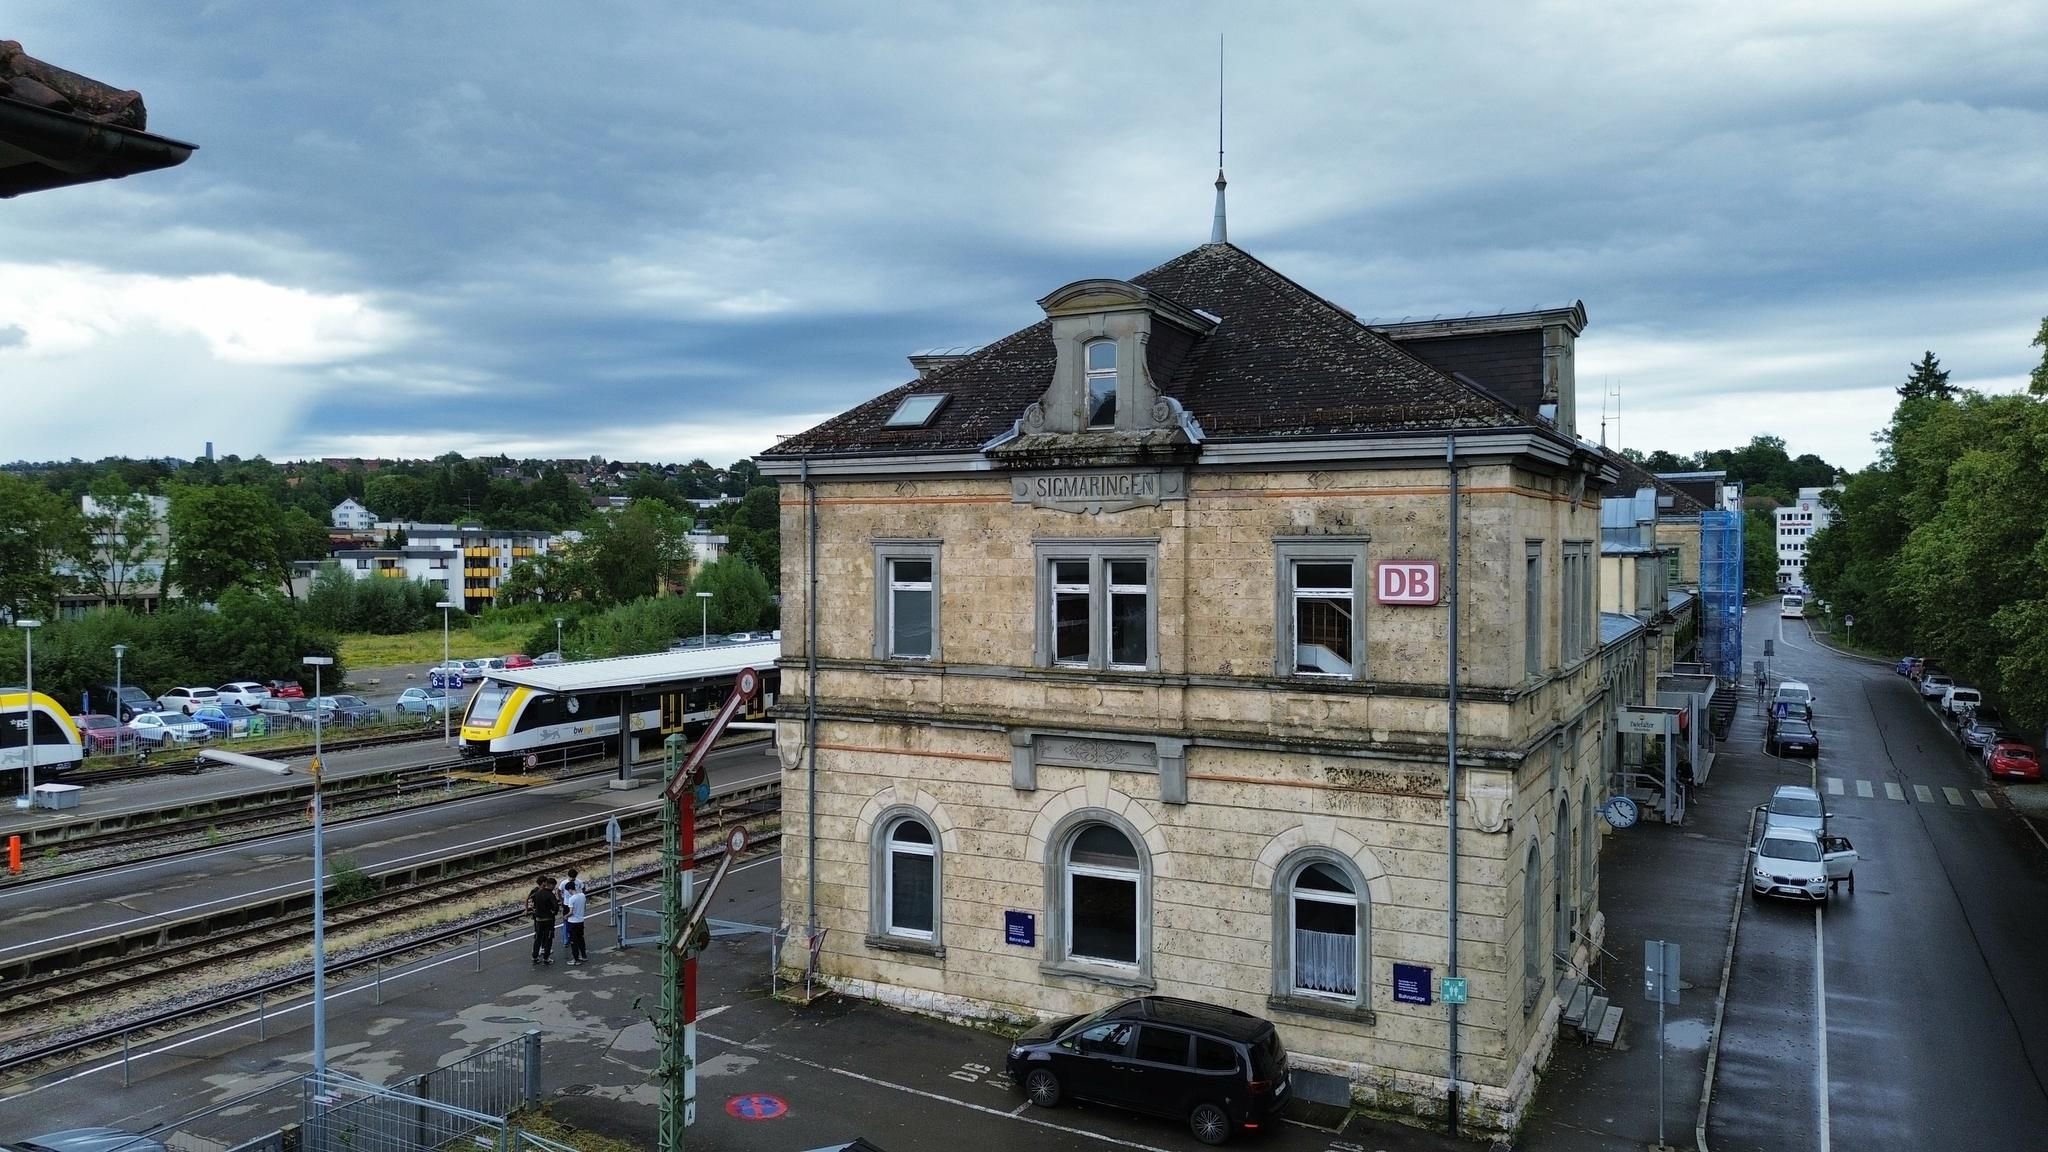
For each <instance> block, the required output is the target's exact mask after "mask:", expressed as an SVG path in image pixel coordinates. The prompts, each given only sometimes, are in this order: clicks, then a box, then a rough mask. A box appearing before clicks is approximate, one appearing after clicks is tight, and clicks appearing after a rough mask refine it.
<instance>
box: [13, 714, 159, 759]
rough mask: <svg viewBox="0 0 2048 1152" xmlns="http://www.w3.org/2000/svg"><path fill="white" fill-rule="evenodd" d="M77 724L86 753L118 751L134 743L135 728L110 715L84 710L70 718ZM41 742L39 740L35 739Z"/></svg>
mask: <svg viewBox="0 0 2048 1152" xmlns="http://www.w3.org/2000/svg"><path fill="white" fill-rule="evenodd" d="M71 722H72V723H73V724H76V725H78V736H79V738H80V739H81V740H83V741H84V742H85V750H86V752H87V753H88V754H90V753H94V752H119V751H121V750H122V749H123V748H131V747H133V746H134V745H135V729H133V728H130V727H129V726H127V725H126V724H123V723H121V722H120V721H119V720H116V719H114V718H113V717H112V716H103V715H101V714H99V713H98V712H85V713H82V714H80V715H77V716H73V717H72V718H71ZM37 743H41V741H37Z"/></svg>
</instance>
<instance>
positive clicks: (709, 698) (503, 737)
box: [462, 641, 782, 762]
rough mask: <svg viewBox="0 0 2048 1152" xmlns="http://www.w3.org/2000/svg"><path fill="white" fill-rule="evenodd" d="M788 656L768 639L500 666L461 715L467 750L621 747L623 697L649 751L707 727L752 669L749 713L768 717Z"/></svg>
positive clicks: (511, 754)
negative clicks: (756, 685) (779, 664)
mask: <svg viewBox="0 0 2048 1152" xmlns="http://www.w3.org/2000/svg"><path fill="white" fill-rule="evenodd" d="M781 655H782V644H781V642H780V641H769V642H766V643H751V644H725V645H714V646H712V647H709V648H690V649H683V650H680V651H670V652H659V653H655V654H653V655H649V656H619V657H613V658H610V659H605V660H580V661H576V662H574V663H570V664H556V665H551V666H548V667H534V668H517V669H510V668H508V669H505V670H503V671H498V672H492V673H490V674H489V675H488V676H487V677H485V679H484V682H483V684H482V685H481V686H480V687H478V688H477V690H476V694H475V695H474V696H472V697H470V701H469V707H468V709H467V710H466V711H465V712H464V713H463V716H462V751H463V755H465V756H470V757H476V758H486V757H487V758H489V759H491V760H493V761H499V762H506V761H514V760H519V759H523V758H524V757H526V756H527V755H529V754H538V753H545V752H552V751H557V750H561V749H565V748H568V747H571V746H575V745H597V744H602V745H604V746H606V747H609V748H616V747H617V745H616V743H615V741H616V740H617V738H618V735H619V720H620V702H621V701H622V700H623V701H629V702H628V703H627V705H626V710H625V711H626V720H627V722H628V724H630V726H631V727H630V729H629V730H630V731H631V732H633V733H634V738H635V739H637V740H639V741H640V742H641V743H642V744H643V748H642V749H641V751H645V750H646V748H645V747H644V745H646V744H647V743H649V742H659V741H660V740H661V739H662V738H665V737H667V736H669V735H672V734H674V733H678V732H681V733H684V734H686V735H689V734H694V733H696V732H697V731H699V730H700V729H701V727H702V725H703V724H704V723H706V722H707V721H709V720H710V719H711V717H712V716H713V715H715V714H716V713H717V712H718V708H719V706H720V705H722V704H723V703H725V698H726V696H727V695H728V694H729V693H731V691H732V684H733V679H734V678H735V677H736V676H738V675H739V673H740V671H741V670H742V669H746V668H752V669H754V670H755V671H756V672H759V673H760V674H761V684H762V690H761V693H760V695H759V696H757V697H755V698H754V699H753V700H752V701H750V702H749V704H748V706H747V708H746V711H745V714H744V715H745V718H748V719H756V720H758V719H763V718H765V717H766V715H767V710H768V708H769V707H771V706H772V705H773V704H774V703H775V692H776V685H777V683H778V678H777V676H776V671H775V662H776V660H778V659H780V658H781Z"/></svg>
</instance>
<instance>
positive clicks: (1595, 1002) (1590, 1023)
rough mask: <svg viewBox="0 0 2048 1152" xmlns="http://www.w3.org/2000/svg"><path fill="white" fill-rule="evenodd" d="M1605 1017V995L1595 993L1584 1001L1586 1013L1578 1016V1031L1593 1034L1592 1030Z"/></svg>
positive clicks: (1588, 1034)
mask: <svg viewBox="0 0 2048 1152" xmlns="http://www.w3.org/2000/svg"><path fill="white" fill-rule="evenodd" d="M1606 1018H1607V997H1605V996H1602V995H1600V994H1598V993H1595V994H1594V996H1593V998H1592V999H1591V1000H1590V1001H1588V1002H1587V1003H1586V1014H1585V1015H1584V1016H1583V1017H1581V1018H1580V1020H1579V1024H1578V1028H1579V1031H1580V1032H1582V1033H1584V1034H1585V1036H1587V1037H1590V1036H1592V1034H1593V1030H1594V1029H1596V1028H1598V1027H1599V1026H1600V1024H1601V1022H1602V1021H1604V1020H1605V1019H1606Z"/></svg>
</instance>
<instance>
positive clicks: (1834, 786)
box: [1822, 776, 1998, 809]
mask: <svg viewBox="0 0 2048 1152" xmlns="http://www.w3.org/2000/svg"><path fill="white" fill-rule="evenodd" d="M1823 780H1824V781H1825V782H1824V783H1823V784H1822V787H1823V788H1825V789H1827V794H1828V795H1830V796H1846V795H1848V793H1849V781H1847V780H1844V779H1842V778H1841V777H1840V776H1827V777H1823ZM1940 791H1941V796H1940V798H1939V800H1937V799H1936V797H1935V794H1934V793H1935V789H1934V788H1932V787H1929V786H1928V785H1926V784H1915V785H1913V799H1915V800H1917V801H1919V802H1920V803H1922V804H1934V803H1939V802H1942V801H1946V802H1947V803H1948V805H1949V806H1950V807H1951V808H1968V807H1969V806H1970V799H1971V798H1975V800H1976V801H1977V807H1979V808H1992V809H1995V808H1997V807H1998V801H1996V800H1994V799H1992V796H1991V793H1989V792H1986V791H1985V790H1984V789H1982V788H1969V789H1963V788H1952V787H1948V786H1946V785H1943V786H1941V788H1940ZM1965 792H1968V793H1969V795H1968V796H1965V795H1964V793H1965ZM1856 795H1857V796H1859V797H1861V798H1862V799H1865V800H1872V799H1875V798H1876V797H1877V787H1876V785H1874V784H1873V783H1872V782H1870V781H1868V780H1858V781H1856ZM1884 796H1885V799H1887V800H1901V801H1903V800H1904V799H1906V792H1905V789H1904V787H1902V786H1901V785H1898V784H1894V783H1892V782H1891V781H1889V780H1886V781H1884Z"/></svg>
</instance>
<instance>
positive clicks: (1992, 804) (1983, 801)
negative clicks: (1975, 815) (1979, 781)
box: [1970, 788, 1998, 808]
mask: <svg viewBox="0 0 2048 1152" xmlns="http://www.w3.org/2000/svg"><path fill="white" fill-rule="evenodd" d="M1970 792H1971V794H1972V795H1974V796H1975V797H1977V806H1978V807H1979V808H1996V807H1998V802H1997V801H1995V800H1993V799H1992V798H1991V793H1989V792H1986V791H1984V790H1983V789H1982V788H1972V789H1971V790H1970Z"/></svg>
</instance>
